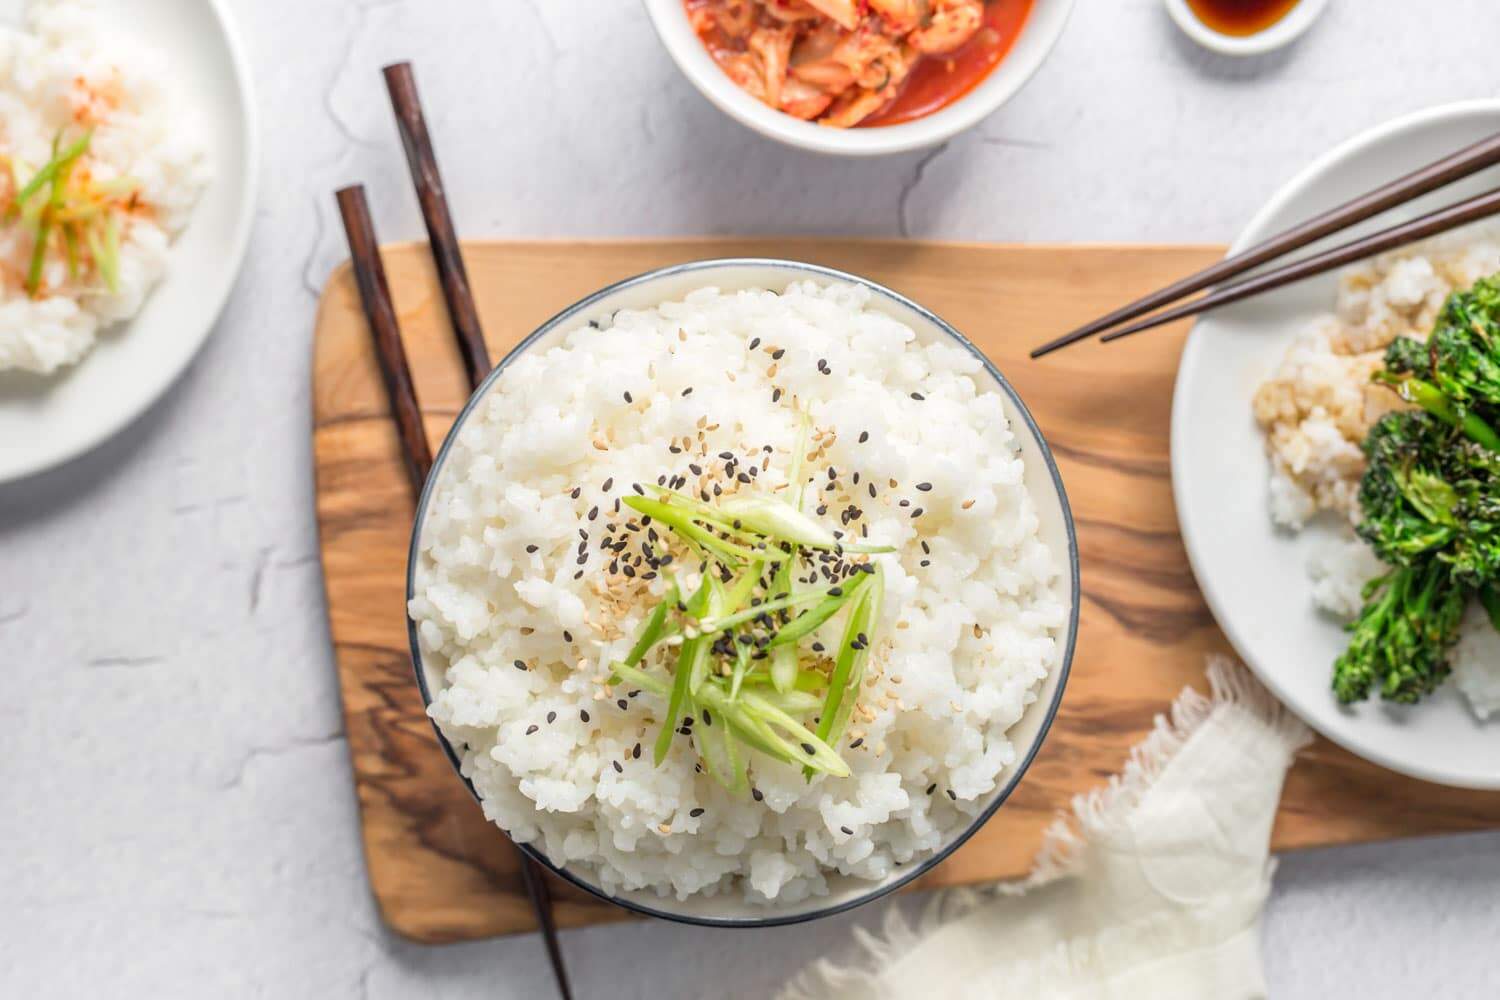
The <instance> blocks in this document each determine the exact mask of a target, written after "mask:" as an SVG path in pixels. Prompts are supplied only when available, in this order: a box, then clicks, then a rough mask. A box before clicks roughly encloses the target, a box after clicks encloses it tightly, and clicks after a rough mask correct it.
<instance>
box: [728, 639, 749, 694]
mask: <svg viewBox="0 0 1500 1000" xmlns="http://www.w3.org/2000/svg"><path fill="white" fill-rule="evenodd" d="M734 645H735V651H734V671H733V673H731V674H730V679H729V700H730V701H734V700H735V699H736V698H738V697H739V696H740V686H741V685H742V684H744V683H745V673H746V671H748V670H749V669H750V649H749V647H747V646H745V645H744V644H743V643H738V642H737V643H735V644H734Z"/></svg>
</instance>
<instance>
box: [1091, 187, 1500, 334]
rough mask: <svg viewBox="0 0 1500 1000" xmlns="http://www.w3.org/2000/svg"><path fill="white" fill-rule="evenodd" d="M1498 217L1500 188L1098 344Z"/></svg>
mask: <svg viewBox="0 0 1500 1000" xmlns="http://www.w3.org/2000/svg"><path fill="white" fill-rule="evenodd" d="M1496 214H1500V188H1497V189H1496V190H1494V191H1491V192H1489V193H1488V194H1482V195H1478V196H1477V197H1474V198H1470V199H1468V200H1467V201H1461V202H1459V203H1458V204H1457V205H1450V206H1449V207H1448V208H1444V209H1439V210H1438V211H1436V212H1432V213H1430V214H1428V215H1424V216H1422V217H1421V218H1419V219H1413V220H1412V221H1410V222H1403V223H1401V224H1400V225H1398V226H1392V227H1390V228H1389V229H1382V230H1381V231H1380V232H1378V233H1373V234H1371V235H1369V236H1366V237H1364V238H1363V239H1358V240H1354V241H1353V242H1351V243H1345V244H1344V245H1343V246H1338V247H1334V248H1333V249H1331V250H1325V251H1323V252H1322V253H1319V254H1314V255H1313V256H1311V257H1307V258H1304V259H1302V260H1298V261H1293V262H1292V263H1290V264H1287V265H1286V266H1285V267H1278V268H1276V269H1274V270H1271V271H1267V272H1265V273H1264V274H1257V275H1255V276H1254V277H1251V278H1246V279H1245V280H1243V281H1237V282H1234V283H1233V284H1230V285H1225V286H1224V287H1222V288H1219V289H1217V290H1215V291H1214V292H1213V293H1211V294H1209V295H1205V296H1204V297H1203V298H1201V299H1195V300H1193V301H1192V302H1188V303H1186V304H1184V305H1180V306H1178V307H1176V308H1175V309H1168V310H1167V311H1166V312H1160V313H1156V314H1154V315H1151V316H1148V317H1146V318H1145V319H1143V320H1140V321H1139V322H1136V323H1132V324H1131V325H1129V326H1124V327H1121V328H1120V329H1118V330H1111V331H1110V332H1109V333H1106V334H1105V335H1104V336H1103V337H1101V338H1100V340H1102V341H1104V342H1105V343H1108V342H1109V341H1111V340H1119V339H1120V338H1121V337H1128V336H1130V335H1131V334H1135V333H1140V332H1141V331H1143V330H1150V329H1152V328H1153V327H1158V326H1161V325H1163V324H1165V323H1171V322H1172V321H1174V320H1179V319H1182V318H1183V317H1184V316H1195V315H1197V314H1198V313H1203V312H1208V311H1210V310H1212V309H1217V308H1219V307H1220V306H1226V305H1228V304H1229V303H1231V302H1238V301H1240V300H1241V299H1247V298H1249V297H1250V296H1252V295H1259V294H1260V293H1261V292H1268V291H1270V290H1271V289H1273V288H1280V287H1282V286H1283V285H1290V284H1293V283H1295V282H1298V281H1301V280H1303V279H1304V278H1311V277H1312V276H1313V275H1317V274H1322V273H1323V272H1325V271H1331V270H1333V269H1334V268H1338V267H1343V266H1344V265H1345V264H1352V263H1354V262H1355V261H1357V260H1364V259H1365V258H1367V257H1373V256H1375V255H1376V254H1378V253H1384V252H1385V251H1387V250H1392V249H1395V248H1396V247H1399V246H1404V245H1406V244H1408V243H1415V242H1416V241H1417V240H1421V239H1426V238H1427V237H1429V236H1436V235H1437V234H1438V233H1443V232H1447V231H1448V230H1450V229H1456V228H1458V227H1459V226H1464V225H1468V224H1469V223H1471V222H1478V221H1479V220H1480V219H1486V218H1489V217H1490V216H1492V215H1496Z"/></svg>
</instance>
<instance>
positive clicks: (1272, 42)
mask: <svg viewBox="0 0 1500 1000" xmlns="http://www.w3.org/2000/svg"><path fill="white" fill-rule="evenodd" d="M1166 5H1167V13H1169V14H1171V15H1172V20H1173V21H1175V22H1176V24H1177V27H1179V28H1181V29H1182V32H1183V34H1185V35H1187V36H1188V37H1189V38H1191V39H1192V40H1193V41H1195V42H1197V43H1198V44H1199V45H1201V46H1203V47H1204V48H1206V49H1211V50H1212V51H1214V52H1218V53H1219V54H1221V55H1226V56H1258V55H1263V54H1265V53H1267V52H1274V51H1276V50H1277V49H1279V48H1283V47H1285V46H1287V45H1290V44H1291V43H1292V42H1295V41H1296V40H1297V39H1298V38H1301V37H1302V35H1303V34H1304V33H1306V31H1307V29H1308V28H1311V27H1312V26H1313V22H1314V21H1316V20H1317V19H1318V18H1319V17H1320V16H1321V15H1322V13H1323V11H1324V10H1326V9H1327V8H1328V0H1298V3H1297V6H1295V7H1293V8H1292V9H1291V10H1289V11H1287V12H1286V14H1285V15H1284V16H1283V17H1282V18H1281V19H1280V20H1279V21H1277V22H1276V23H1274V24H1272V25H1270V26H1268V27H1266V28H1263V29H1261V30H1260V31H1257V32H1256V33H1255V34H1253V35H1226V34H1224V32H1222V31H1215V30H1214V29H1213V28H1210V27H1209V26H1208V25H1206V24H1204V23H1203V21H1202V19H1201V18H1199V17H1198V15H1197V14H1196V13H1194V12H1193V9H1192V8H1191V7H1189V6H1188V4H1187V0H1166Z"/></svg>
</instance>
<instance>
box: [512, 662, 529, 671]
mask: <svg viewBox="0 0 1500 1000" xmlns="http://www.w3.org/2000/svg"><path fill="white" fill-rule="evenodd" d="M516 669H517V670H530V669H531V668H530V667H528V666H526V661H525V660H517V661H516Z"/></svg>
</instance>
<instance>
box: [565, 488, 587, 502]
mask: <svg viewBox="0 0 1500 1000" xmlns="http://www.w3.org/2000/svg"><path fill="white" fill-rule="evenodd" d="M582 492H583V487H582V486H575V487H573V492H572V493H569V494H568V496H570V497H572V498H573V499H574V500H577V499H578V495H579V494H580V493H582Z"/></svg>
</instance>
